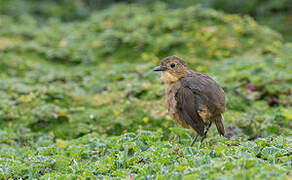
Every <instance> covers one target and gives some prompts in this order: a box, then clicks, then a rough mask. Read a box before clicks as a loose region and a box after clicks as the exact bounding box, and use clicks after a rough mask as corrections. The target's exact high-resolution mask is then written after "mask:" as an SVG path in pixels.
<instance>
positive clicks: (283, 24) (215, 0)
mask: <svg viewBox="0 0 292 180" xmlns="http://www.w3.org/2000/svg"><path fill="white" fill-rule="evenodd" d="M157 2H163V3H165V5H166V6H167V7H168V8H170V9H177V8H186V7H189V6H193V5H196V4H200V5H201V6H202V7H208V8H213V9H216V10H220V11H224V12H227V13H236V14H241V15H250V16H252V17H253V18H255V19H256V20H257V21H258V22H259V23H260V24H262V25H267V26H269V27H271V28H273V29H275V30H277V31H278V32H280V33H281V34H283V35H284V37H285V39H286V40H288V41H291V38H292V37H291V31H292V20H291V18H292V17H291V16H292V5H291V4H292V3H291V2H290V1H289V0H277V1H274V0H237V1H234V0H160V1H156V0H24V1H23V0H2V1H1V5H0V8H1V9H0V13H1V14H6V15H11V16H19V15H23V14H31V15H33V16H35V17H36V18H38V19H48V18H59V19H61V20H62V21H67V22H68V21H76V20H82V19H86V18H88V16H90V14H91V12H92V11H96V10H102V9H104V8H108V7H110V6H112V5H115V4H121V3H124V4H140V5H144V6H145V5H146V6H149V5H153V4H155V3H157Z"/></svg>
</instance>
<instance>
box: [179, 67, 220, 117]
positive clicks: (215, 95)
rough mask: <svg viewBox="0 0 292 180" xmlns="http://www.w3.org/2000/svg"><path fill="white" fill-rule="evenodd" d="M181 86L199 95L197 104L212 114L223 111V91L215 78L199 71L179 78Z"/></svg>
mask: <svg viewBox="0 0 292 180" xmlns="http://www.w3.org/2000/svg"><path fill="white" fill-rule="evenodd" d="M181 83H182V86H183V87H185V88H188V89H190V91H191V92H192V93H193V94H194V95H195V96H197V97H199V99H198V100H199V105H200V106H201V107H207V109H208V111H210V113H212V114H221V113H223V112H224V111H225V93H224V91H223V89H222V88H221V87H220V86H219V85H218V84H217V83H216V81H215V80H213V79H212V78H210V77H209V76H207V75H204V74H201V73H194V74H193V75H192V76H188V77H185V78H182V79H181Z"/></svg>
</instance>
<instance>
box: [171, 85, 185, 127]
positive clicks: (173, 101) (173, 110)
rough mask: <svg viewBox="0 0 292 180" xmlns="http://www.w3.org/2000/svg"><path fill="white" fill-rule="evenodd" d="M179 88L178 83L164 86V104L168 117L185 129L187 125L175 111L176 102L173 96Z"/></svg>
mask: <svg viewBox="0 0 292 180" xmlns="http://www.w3.org/2000/svg"><path fill="white" fill-rule="evenodd" d="M179 87H180V82H179V81H177V82H175V83H171V84H166V89H165V94H166V104H167V109H168V112H169V114H170V116H171V117H172V118H173V119H174V120H175V121H176V122H177V123H178V124H180V125H181V126H182V127H187V126H188V125H187V123H186V122H185V121H184V120H183V119H182V117H180V114H179V113H178V110H177V101H176V99H175V94H176V92H177V90H178V89H179Z"/></svg>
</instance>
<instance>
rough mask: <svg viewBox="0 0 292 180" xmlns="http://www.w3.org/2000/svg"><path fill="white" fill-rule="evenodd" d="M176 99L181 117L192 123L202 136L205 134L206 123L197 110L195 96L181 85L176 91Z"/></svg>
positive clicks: (189, 123)
mask: <svg viewBox="0 0 292 180" xmlns="http://www.w3.org/2000/svg"><path fill="white" fill-rule="evenodd" d="M175 98H176V101H177V105H178V112H179V113H180V117H182V118H183V120H184V121H186V123H187V124H188V125H190V126H191V127H192V128H193V129H194V130H195V131H196V132H197V133H198V134H199V135H200V136H203V135H204V123H203V120H202V119H201V117H200V116H199V114H198V112H197V110H196V104H195V96H194V94H193V92H192V91H191V90H190V89H188V88H185V87H180V88H179V89H178V91H177V93H176V96H175Z"/></svg>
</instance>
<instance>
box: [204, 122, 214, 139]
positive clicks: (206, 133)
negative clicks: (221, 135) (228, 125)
mask: <svg viewBox="0 0 292 180" xmlns="http://www.w3.org/2000/svg"><path fill="white" fill-rule="evenodd" d="M211 125H212V122H210V124H209V125H208V127H207V129H206V131H205V133H204V136H203V137H202V139H201V142H203V140H204V139H205V137H206V135H207V133H208V131H209V128H210V127H211Z"/></svg>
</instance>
